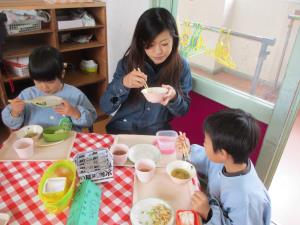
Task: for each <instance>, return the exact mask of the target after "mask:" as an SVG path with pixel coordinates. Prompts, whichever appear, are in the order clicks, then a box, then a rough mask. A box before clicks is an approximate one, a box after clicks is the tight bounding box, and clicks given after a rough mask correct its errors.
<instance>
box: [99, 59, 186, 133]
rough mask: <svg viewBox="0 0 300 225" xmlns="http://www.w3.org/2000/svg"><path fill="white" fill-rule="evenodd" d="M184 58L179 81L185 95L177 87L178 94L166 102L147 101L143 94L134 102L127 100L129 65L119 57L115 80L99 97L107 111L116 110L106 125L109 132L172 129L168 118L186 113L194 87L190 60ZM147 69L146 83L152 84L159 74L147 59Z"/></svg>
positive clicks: (152, 131) (141, 131) (146, 131)
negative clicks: (126, 81) (127, 68)
mask: <svg viewBox="0 0 300 225" xmlns="http://www.w3.org/2000/svg"><path fill="white" fill-rule="evenodd" d="M182 62H183V70H182V74H181V75H180V85H181V89H182V92H183V95H180V94H179V93H178V91H176V92H177V95H176V98H175V99H173V100H172V101H170V102H169V103H168V104H167V105H166V106H163V105H161V104H159V103H150V102H148V101H147V100H146V99H145V98H144V96H141V98H139V99H138V101H137V102H134V103H132V102H129V101H128V96H129V93H130V89H128V88H126V87H125V86H124V85H123V77H124V76H125V75H126V68H124V64H123V61H122V60H120V61H119V62H118V65H117V69H116V71H115V73H114V77H113V80H112V81H111V82H110V84H109V85H108V88H107V90H106V91H105V93H104V94H103V96H102V97H101V99H100V107H101V109H102V110H103V111H104V112H105V113H107V114H111V113H113V112H115V111H116V110H117V112H116V113H115V115H114V116H113V118H112V119H111V121H110V122H109V123H108V124H107V126H106V130H107V133H111V134H122V133H123V134H124V133H127V134H155V133H156V131H158V130H163V129H170V125H169V124H168V122H169V121H170V120H171V119H172V118H173V117H174V116H182V115H184V114H185V113H187V112H188V110H189V106H190V102H191V99H190V97H189V92H190V91H191V89H192V76H191V71H190V67H189V65H188V63H187V61H186V60H185V59H182ZM144 70H145V71H143V72H144V73H145V74H147V75H148V78H147V84H148V85H149V86H153V85H154V82H155V80H156V79H157V75H158V74H157V73H156V72H155V70H154V69H153V68H152V66H151V65H150V64H149V63H147V62H146V63H145V68H144Z"/></svg>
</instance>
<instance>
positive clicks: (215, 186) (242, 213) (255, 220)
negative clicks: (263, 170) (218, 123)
mask: <svg viewBox="0 0 300 225" xmlns="http://www.w3.org/2000/svg"><path fill="white" fill-rule="evenodd" d="M191 159H192V162H193V164H194V165H195V167H196V170H197V172H198V173H200V174H203V175H204V176H207V177H208V185H207V187H208V194H209V200H210V207H211V209H212V211H213V215H212V217H211V219H210V220H209V221H208V222H207V223H206V224H210V225H219V224H220V225H228V224H232V225H270V219H271V203H270V198H269V195H268V193H267V190H266V188H265V187H264V185H263V183H262V182H261V181H260V179H259V177H258V176H257V173H256V171H255V168H254V165H253V164H252V162H251V161H250V160H249V164H250V170H249V171H248V172H247V173H246V174H242V175H236V176H228V175H225V173H224V171H223V168H224V166H223V164H217V163H213V162H211V161H210V160H209V159H208V158H207V156H206V154H205V150H204V148H203V147H202V146H199V145H192V146H191Z"/></svg>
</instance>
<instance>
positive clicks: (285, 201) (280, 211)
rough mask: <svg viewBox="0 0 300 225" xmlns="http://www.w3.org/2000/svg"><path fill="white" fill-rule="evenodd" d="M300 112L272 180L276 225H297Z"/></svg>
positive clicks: (299, 221)
mask: <svg viewBox="0 0 300 225" xmlns="http://www.w3.org/2000/svg"><path fill="white" fill-rule="evenodd" d="M299 147H300V110H299V111H298V116H297V119H296V121H295V123H294V125H293V128H292V131H291V134H290V136H289V139H288V142H287V144H286V146H285V149H284V152H283V155H282V157H281V160H280V162H279V166H278V168H277V170H276V173H275V176H274V178H273V180H272V183H271V186H270V189H269V194H270V197H271V200H272V221H273V222H274V224H277V225H299V224H300V219H299V215H298V213H299V208H298V207H299V202H300V191H299V187H300V176H299V171H300V148H299Z"/></svg>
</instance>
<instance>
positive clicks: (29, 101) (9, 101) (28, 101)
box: [7, 99, 32, 104]
mask: <svg viewBox="0 0 300 225" xmlns="http://www.w3.org/2000/svg"><path fill="white" fill-rule="evenodd" d="M21 100H22V101H23V102H25V103H28V104H30V103H32V101H31V100H23V99H21ZM7 101H8V103H12V102H13V99H8V100H7Z"/></svg>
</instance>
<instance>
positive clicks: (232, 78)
mask: <svg viewBox="0 0 300 225" xmlns="http://www.w3.org/2000/svg"><path fill="white" fill-rule="evenodd" d="M191 69H192V72H194V73H195V74H199V76H204V77H207V78H209V79H211V80H214V81H217V82H219V83H222V84H225V85H228V86H230V87H232V88H235V89H237V90H240V91H243V92H246V93H249V92H250V89H251V85H252V80H250V79H246V78H243V77H240V76H237V75H233V74H229V73H225V72H219V73H216V74H210V73H208V72H205V71H203V70H201V69H199V68H197V67H191ZM254 96H256V97H259V98H261V99H263V100H266V101H269V102H272V103H275V101H276V99H277V97H278V88H275V87H274V86H272V85H269V84H266V83H265V82H263V81H259V82H258V84H257V86H256V91H255V94H254Z"/></svg>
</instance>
